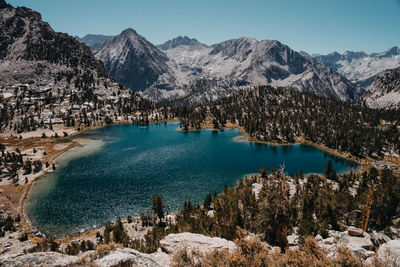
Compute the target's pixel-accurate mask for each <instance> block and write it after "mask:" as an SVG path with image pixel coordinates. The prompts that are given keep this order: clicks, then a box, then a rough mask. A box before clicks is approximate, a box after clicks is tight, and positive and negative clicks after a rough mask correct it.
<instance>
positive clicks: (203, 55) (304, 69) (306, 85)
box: [165, 37, 360, 100]
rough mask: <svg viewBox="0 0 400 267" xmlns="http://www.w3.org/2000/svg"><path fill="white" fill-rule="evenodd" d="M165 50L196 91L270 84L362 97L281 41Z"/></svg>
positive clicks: (233, 42)
mask: <svg viewBox="0 0 400 267" xmlns="http://www.w3.org/2000/svg"><path fill="white" fill-rule="evenodd" d="M165 53H166V54H167V55H168V57H169V58H170V59H171V61H174V62H176V64H177V65H178V71H179V72H181V73H185V74H186V77H187V83H188V88H189V90H188V91H189V93H192V94H193V93H194V94H196V93H197V91H200V93H201V94H202V93H204V92H203V91H204V90H205V91H206V93H207V92H209V91H210V90H211V91H213V90H216V89H219V90H225V91H232V90H234V91H236V90H238V89H240V88H244V87H248V86H252V85H261V84H270V85H274V86H283V87H291V88H293V89H296V90H300V91H308V92H313V93H315V94H318V95H324V96H328V97H334V98H339V99H342V100H354V99H355V98H357V97H358V96H359V95H360V91H359V89H358V88H356V87H355V86H354V85H353V84H351V83H350V82H349V81H347V80H346V79H345V78H343V77H341V76H340V75H339V74H338V73H336V72H335V71H333V70H332V69H330V68H329V67H326V66H325V65H323V64H320V63H317V62H315V61H314V60H313V59H312V58H309V57H304V56H302V55H301V54H299V53H297V52H295V51H293V50H291V49H290V48H289V47H288V46H286V45H283V44H281V43H280V42H278V41H272V40H263V41H257V40H255V39H253V38H248V37H242V38H239V39H233V40H228V41H225V42H222V43H219V44H216V45H213V46H211V47H199V48H193V47H190V46H178V47H176V48H173V49H168V50H166V51H165ZM178 71H177V72H178ZM198 83H201V84H200V86H199V85H198ZM226 93H228V95H229V92H226Z"/></svg>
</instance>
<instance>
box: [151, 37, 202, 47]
mask: <svg viewBox="0 0 400 267" xmlns="http://www.w3.org/2000/svg"><path fill="white" fill-rule="evenodd" d="M180 45H184V46H203V47H207V45H205V44H203V43H200V42H199V41H197V39H193V38H189V37H187V36H186V35H185V36H183V37H182V36H178V37H175V38H173V39H171V40H168V41H166V42H165V43H163V44H160V45H157V47H158V48H160V49H161V50H168V49H173V48H175V47H177V46H180Z"/></svg>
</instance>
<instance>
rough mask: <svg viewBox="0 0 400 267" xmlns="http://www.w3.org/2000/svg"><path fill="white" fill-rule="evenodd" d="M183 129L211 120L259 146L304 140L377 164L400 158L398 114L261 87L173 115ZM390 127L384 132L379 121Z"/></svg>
mask: <svg viewBox="0 0 400 267" xmlns="http://www.w3.org/2000/svg"><path fill="white" fill-rule="evenodd" d="M177 112H178V113H179V114H180V116H181V117H182V118H183V119H182V120H181V124H182V125H183V128H200V127H201V124H202V123H203V122H204V121H205V119H206V118H209V117H212V118H215V119H214V121H213V124H214V127H215V128H223V127H224V126H225V124H226V123H227V121H230V122H232V123H235V124H239V125H240V126H242V127H243V128H244V130H245V131H246V132H247V133H248V134H249V135H250V137H251V139H253V140H257V141H266V142H277V143H293V142H295V141H297V140H299V139H300V140H301V141H302V140H307V141H311V142H313V143H314V144H323V145H325V146H327V147H329V148H332V149H336V150H339V151H345V152H350V153H351V154H352V155H354V156H356V157H372V158H379V157H384V156H385V155H395V154H398V153H399V152H400V131H399V130H398V128H397V126H399V125H400V111H398V110H397V111H396V110H376V109H371V108H369V107H368V106H367V105H365V104H363V103H362V102H360V103H346V102H342V101H340V100H335V99H331V98H325V97H321V96H316V95H314V94H310V93H302V92H297V91H293V90H290V89H283V88H273V87H270V86H260V87H256V88H252V89H248V90H243V91H241V92H239V93H237V94H234V95H232V96H231V97H228V98H226V99H224V100H221V101H218V102H216V103H214V104H211V105H203V106H198V107H195V108H192V109H186V108H183V109H181V110H179V111H177ZM383 120H385V121H387V122H388V123H389V124H388V125H386V128H382V127H381V126H382V121H383Z"/></svg>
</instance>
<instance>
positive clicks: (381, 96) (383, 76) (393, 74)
mask: <svg viewBox="0 0 400 267" xmlns="http://www.w3.org/2000/svg"><path fill="white" fill-rule="evenodd" d="M363 99H365V101H366V102H367V104H368V105H369V106H370V107H373V108H397V109H400V68H397V69H391V70H385V71H383V72H381V73H379V74H378V75H377V76H376V79H375V80H374V81H373V83H372V84H371V85H370V86H369V87H368V88H367V93H366V94H365V95H364V96H363Z"/></svg>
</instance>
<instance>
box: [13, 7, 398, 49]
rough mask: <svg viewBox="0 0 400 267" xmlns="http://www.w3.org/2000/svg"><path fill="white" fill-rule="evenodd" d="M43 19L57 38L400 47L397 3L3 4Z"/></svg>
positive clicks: (339, 47)
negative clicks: (128, 36) (130, 36)
mask: <svg viewBox="0 0 400 267" xmlns="http://www.w3.org/2000/svg"><path fill="white" fill-rule="evenodd" d="M6 1H8V2H9V3H11V4H13V5H14V6H27V7H29V8H32V9H34V10H36V11H39V12H40V13H41V14H42V16H43V19H44V20H45V21H47V22H49V23H50V25H52V27H53V28H54V29H55V30H56V31H60V32H67V33H69V34H70V35H78V36H81V37H82V36H83V35H85V34H88V33H94V34H105V35H114V34H118V33H120V32H121V31H122V30H123V29H125V28H128V27H131V28H133V29H135V30H136V31H137V32H138V33H139V34H141V35H142V36H144V37H145V38H146V39H148V40H149V41H151V42H152V43H154V44H160V43H163V42H164V41H166V40H168V39H171V38H173V37H176V36H178V35H188V36H189V37H192V38H196V39H198V40H199V41H201V42H204V43H206V44H214V43H217V42H221V41H225V40H228V39H232V38H238V37H241V36H250V37H254V38H256V39H258V40H262V39H276V40H279V41H281V42H282V43H285V44H287V45H289V46H290V47H291V48H293V49H295V50H297V51H299V50H304V51H306V52H309V53H329V52H332V51H335V50H336V51H338V52H344V51H346V50H353V51H359V50H364V51H366V52H378V51H383V50H386V49H388V48H390V47H393V46H400V0H330V1H327V0H308V1H306V0H304V1H301V0H242V1H239V0H197V1H194V0H154V1H152V0H6Z"/></svg>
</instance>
